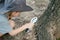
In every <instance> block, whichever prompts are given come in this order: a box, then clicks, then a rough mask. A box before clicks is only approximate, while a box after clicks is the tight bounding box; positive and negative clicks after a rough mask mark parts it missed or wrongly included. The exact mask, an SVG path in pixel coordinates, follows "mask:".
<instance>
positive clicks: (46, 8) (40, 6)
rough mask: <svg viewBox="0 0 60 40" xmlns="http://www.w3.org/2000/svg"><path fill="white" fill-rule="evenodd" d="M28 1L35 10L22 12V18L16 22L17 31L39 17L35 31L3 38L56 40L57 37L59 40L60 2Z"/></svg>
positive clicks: (11, 39)
mask: <svg viewBox="0 0 60 40" xmlns="http://www.w3.org/2000/svg"><path fill="white" fill-rule="evenodd" d="M26 1H27V5H29V6H31V7H32V8H33V9H34V10H33V11H30V12H22V13H21V14H20V16H19V17H18V18H17V19H16V20H14V21H15V22H16V27H15V29H16V28H18V27H19V26H22V25H23V24H25V23H27V22H30V20H31V18H33V17H35V16H37V17H38V18H39V20H38V21H37V23H36V24H35V27H34V29H33V30H31V31H30V32H28V33H27V32H25V31H23V32H21V33H19V34H17V35H16V36H13V37H11V36H9V35H5V36H4V37H3V38H4V40H56V37H57V38H58V35H59V34H60V32H59V31H60V29H59V28H60V27H59V26H60V25H59V24H60V10H58V8H59V7H58V6H60V5H59V3H58V2H59V0H26ZM57 4H58V5H57ZM53 5H55V6H56V7H55V6H53ZM56 11H58V12H56ZM57 15H58V16H57ZM57 29H58V30H57ZM59 37H60V36H59Z"/></svg>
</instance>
